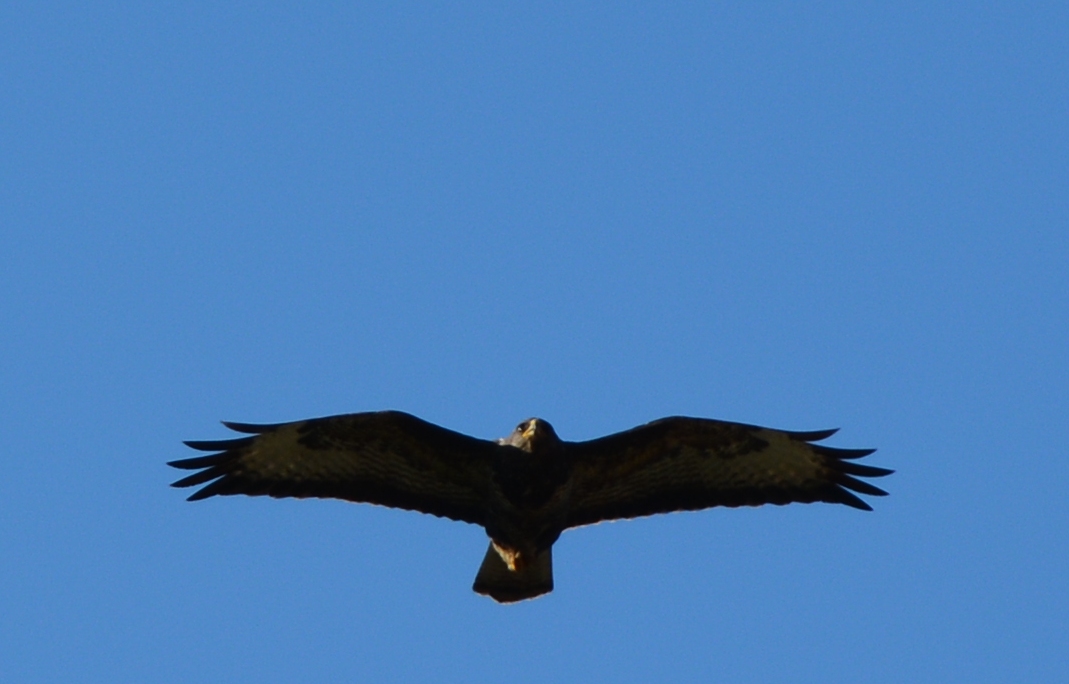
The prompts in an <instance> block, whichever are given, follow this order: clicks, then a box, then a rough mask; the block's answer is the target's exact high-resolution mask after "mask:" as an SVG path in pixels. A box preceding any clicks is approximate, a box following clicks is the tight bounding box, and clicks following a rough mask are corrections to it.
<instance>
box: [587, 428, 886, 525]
mask: <svg viewBox="0 0 1069 684" xmlns="http://www.w3.org/2000/svg"><path fill="white" fill-rule="evenodd" d="M834 432H835V430H822V431H819V432H785V431H783V430H772V429H769V428H762V427H757V426H754V425H743V424H740V423H728V422H724V421H718V420H706V419H702V418H679V417H677V418H664V419H662V420H658V421H654V422H652V423H649V424H647V425H642V426H640V427H637V428H634V429H632V430H628V431H626V432H620V433H617V434H614V435H609V436H607V437H602V438H600V439H595V440H591V441H589V442H578V443H570V444H567V445H566V448H567V450H568V454H569V456H570V457H571V460H572V463H573V480H572V492H571V506H570V508H571V511H570V514H569V516H568V521H567V526H568V527H576V526H579V525H589V524H591V523H596V522H599V521H602V520H614V519H619V518H635V517H639V516H643V515H652V514H654V513H668V512H671V511H692V510H698V509H702V508H709V507H712V506H759V505H761V504H766V503H771V504H787V503H791V502H802V503H810V502H814V501H827V502H830V503H842V504H846V505H847V506H853V507H854V508H860V509H863V510H872V508H871V507H870V506H869V505H868V504H867V503H865V502H864V501H862V500H861V499H859V498H858V497H857V496H855V495H854V494H853V493H852V492H851V490H852V491H853V492H860V493H862V494H869V495H872V496H883V495H885V494H886V493H887V492H885V491H883V490H882V489H879V488H877V487H874V486H872V485H871V484H869V483H867V482H864V481H862V480H859V479H857V477H882V476H884V475H889V474H890V473H892V472H893V471H891V470H887V469H885V468H875V467H872V466H865V465H860V464H857V463H851V460H853V459H857V458H861V457H862V456H867V455H869V454H871V453H872V452H873V451H875V449H834V448H831V447H826V446H820V445H816V444H812V442H818V441H820V440H822V439H826V438H827V437H830V436H831V435H832V434H833V433H834ZM855 476H856V477H855Z"/></svg>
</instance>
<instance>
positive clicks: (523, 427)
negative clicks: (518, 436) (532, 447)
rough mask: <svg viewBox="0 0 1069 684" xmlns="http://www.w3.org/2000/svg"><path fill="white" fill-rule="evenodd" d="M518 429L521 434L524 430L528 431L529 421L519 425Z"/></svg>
mask: <svg viewBox="0 0 1069 684" xmlns="http://www.w3.org/2000/svg"><path fill="white" fill-rule="evenodd" d="M516 429H517V430H519V431H520V432H523V431H524V430H526V429H527V421H526V420H525V421H523V422H522V423H520V424H519V425H517V426H516Z"/></svg>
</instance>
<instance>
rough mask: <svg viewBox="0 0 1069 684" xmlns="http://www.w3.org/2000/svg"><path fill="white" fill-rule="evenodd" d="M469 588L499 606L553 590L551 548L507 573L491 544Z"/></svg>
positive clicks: (506, 566) (499, 556)
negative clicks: (473, 582)
mask: <svg viewBox="0 0 1069 684" xmlns="http://www.w3.org/2000/svg"><path fill="white" fill-rule="evenodd" d="M472 589H474V590H475V593H477V594H482V595H483V596H489V597H490V598H492V599H494V600H495V601H497V602H498V603H513V602H515V601H523V600H525V599H532V598H535V597H536V596H541V595H542V594H548V593H549V592H551V591H553V549H551V548H550V549H546V550H545V551H543V552H542V553H540V554H539V555H538V556H537V557H536V558H535V559H534V562H532V563H527V564H526V565H524V566H523V567H521V568H518V569H516V570H509V566H508V565H507V564H506V563H505V561H504V560H502V558H501V555H500V554H499V553H498V552H497V550H496V549H494V544H493V542H491V543H490V548H488V549H487V550H486V556H485V557H483V564H482V566H481V567H480V568H479V574H478V575H476V576H475V585H474V586H473V587H472Z"/></svg>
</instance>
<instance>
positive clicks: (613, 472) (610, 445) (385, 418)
mask: <svg viewBox="0 0 1069 684" xmlns="http://www.w3.org/2000/svg"><path fill="white" fill-rule="evenodd" d="M224 425H226V426H227V427H229V428H230V429H232V430H234V431H236V432H240V433H244V434H247V435H250V436H247V437H239V438H236V439H230V440H217V441H191V442H186V444H188V445H189V446H190V447H192V448H194V449H198V450H201V451H211V452H218V453H213V454H211V455H208V456H200V457H196V458H188V459H184V460H179V461H172V462H171V463H170V465H172V466H174V467H176V468H182V469H187V470H196V471H197V472H195V473H193V474H191V475H189V476H188V477H185V478H183V479H181V480H179V481H177V482H175V483H174V486H175V487H192V486H196V485H204V486H203V487H202V488H201V489H199V490H197V491H196V492H194V494H193V495H192V496H190V497H189V500H190V501H196V500H199V499H205V498H208V497H210V496H214V495H217V494H248V495H253V496H255V495H262V494H266V495H268V496H274V497H299V498H303V497H327V498H337V499H346V500H348V501H357V502H363V503H372V504H379V505H382V506H393V507H396V508H406V509H409V510H414V511H420V512H423V513H430V514H432V515H437V516H442V517H445V518H452V519H453V520H461V521H463V522H468V523H472V524H474V525H481V526H482V527H484V528H485V529H486V533H487V534H488V535H489V537H490V540H491V544H490V548H489V549H488V550H487V554H486V556H485V558H484V559H483V564H482V567H481V568H480V570H479V574H478V576H477V577H476V579H475V586H474V589H475V591H477V592H479V593H481V594H486V595H488V596H491V597H493V598H494V599H496V600H498V601H502V602H509V601H518V600H522V599H526V598H533V597H535V596H539V595H541V594H544V593H547V592H549V591H551V590H552V589H553V567H552V555H551V552H552V546H553V543H554V542H555V541H556V540H557V538H558V537H560V535H561V533H562V532H563V531H564V530H566V529H568V528H571V527H578V526H580V525H589V524H592V523H596V522H600V521H603V520H616V519H621V518H634V517H638V516H644V515H653V514H655V513H668V512H671V511H685V510H699V509H703V508H710V507H712V506H759V505H761V504H766V503H772V504H787V503H791V502H802V503H810V502H814V501H825V502H828V503H841V504H846V505H847V506H852V507H854V508H859V509H862V510H872V509H871V508H870V507H869V505H868V504H867V503H865V502H864V501H862V500H861V499H860V498H858V496H857V495H856V494H855V493H854V492H857V493H860V494H868V495H870V496H883V495H885V494H886V492H884V491H883V490H882V489H879V488H877V487H874V486H873V485H871V484H869V483H868V482H865V481H864V480H860V479H858V478H859V477H882V476H884V475H889V474H890V473H891V472H892V471H890V470H887V469H885V468H876V467H873V466H868V465H861V464H859V463H854V462H853V461H854V460H856V459H859V458H861V457H863V456H867V455H869V454H871V453H872V452H873V451H874V449H835V448H831V447H826V446H820V445H816V444H812V442H817V441H820V440H823V439H826V438H828V437H830V436H831V435H832V434H833V433H834V432H835V430H820V431H815V432H787V431H783V430H772V429H769V428H762V427H757V426H754V425H743V424H740V423H728V422H724V421H718V420H707V419H703V418H681V417H676V418H664V419H661V420H657V421H654V422H652V423H648V424H646V425H642V426H639V427H636V428H634V429H631V430H627V431H625V432H620V433H617V434H614V435H609V436H607V437H601V438H599V439H594V440H590V441H587V442H565V441H562V440H561V439H560V438H558V437H557V434H556V432H554V430H553V428H552V426H550V424H549V423H547V422H546V421H544V420H541V419H538V418H532V419H530V420H526V421H524V422H522V423H520V424H519V425H518V426H517V427H516V429H515V430H514V431H513V432H512V434H511V435H509V436H508V437H505V438H503V439H500V440H497V441H496V442H495V441H489V440H483V439H477V438H474V437H469V436H467V435H462V434H460V433H458V432H453V431H452V430H447V429H445V428H442V427H439V426H437V425H433V424H431V423H428V422H426V421H424V420H420V419H419V418H416V417H415V416H412V415H409V414H407V413H401V412H399V411H381V412H377V413H354V414H350V415H344V416H332V417H328V418H316V419H312V420H305V421H299V422H294V423H279V424H275V425H250V424H245V423H224Z"/></svg>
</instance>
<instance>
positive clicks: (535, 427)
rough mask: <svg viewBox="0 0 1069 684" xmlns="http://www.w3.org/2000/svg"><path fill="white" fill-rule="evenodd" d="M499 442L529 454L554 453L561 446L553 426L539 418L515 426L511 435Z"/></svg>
mask: <svg viewBox="0 0 1069 684" xmlns="http://www.w3.org/2000/svg"><path fill="white" fill-rule="evenodd" d="M499 441H500V442H501V444H507V445H509V446H514V447H516V448H517V449H521V450H523V451H526V452H527V453H529V454H541V453H547V452H550V451H556V450H557V449H559V448H560V446H561V441H560V437H557V433H556V431H554V430H553V426H552V425H550V424H549V423H547V422H546V421H544V420H542V419H541V418H528V419H527V420H525V421H523V422H522V423H520V424H519V425H517V426H516V429H515V430H513V431H512V434H511V435H509V436H508V437H505V438H504V439H502V440H499Z"/></svg>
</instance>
